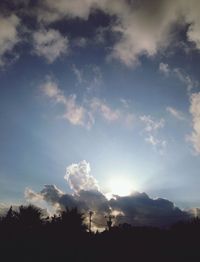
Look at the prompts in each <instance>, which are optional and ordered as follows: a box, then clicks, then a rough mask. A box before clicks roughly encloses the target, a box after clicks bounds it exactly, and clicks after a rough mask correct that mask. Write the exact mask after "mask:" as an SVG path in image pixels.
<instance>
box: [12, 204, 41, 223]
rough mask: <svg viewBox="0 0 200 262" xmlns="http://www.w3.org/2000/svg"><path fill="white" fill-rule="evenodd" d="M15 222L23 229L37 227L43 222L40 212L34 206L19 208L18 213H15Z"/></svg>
mask: <svg viewBox="0 0 200 262" xmlns="http://www.w3.org/2000/svg"><path fill="white" fill-rule="evenodd" d="M15 216H16V218H17V222H18V223H19V224H20V225H21V226H24V227H34V226H39V225H41V224H42V222H43V218H42V217H43V213H42V210H41V209H40V208H38V207H36V206H33V205H28V206H20V207H19V211H18V212H15Z"/></svg>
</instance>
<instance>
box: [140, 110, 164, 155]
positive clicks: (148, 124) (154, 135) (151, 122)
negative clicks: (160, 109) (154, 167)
mask: <svg viewBox="0 0 200 262" xmlns="http://www.w3.org/2000/svg"><path fill="white" fill-rule="evenodd" d="M140 121H141V122H142V123H143V124H144V133H145V141H146V142H147V143H149V144H151V145H152V146H153V147H154V148H155V149H157V150H158V152H159V153H161V154H162V153H163V150H164V148H165V147H166V144H167V142H166V140H164V139H161V138H159V136H158V131H159V129H162V128H163V127H164V126H165V120H164V119H163V118H161V119H159V120H156V119H154V118H153V117H152V116H150V115H143V116H140Z"/></svg>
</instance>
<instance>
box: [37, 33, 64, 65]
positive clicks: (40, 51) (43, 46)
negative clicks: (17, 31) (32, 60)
mask: <svg viewBox="0 0 200 262" xmlns="http://www.w3.org/2000/svg"><path fill="white" fill-rule="evenodd" d="M33 48H34V51H33V52H34V53H35V54H37V55H38V56H41V57H44V58H45V59H46V60H47V62H48V63H53V62H54V61H55V60H56V59H57V58H58V57H60V56H61V55H63V54H67V53H68V51H69V40H68V38H67V37H66V36H65V37H64V36H62V35H61V33H60V32H59V31H58V30H54V29H48V30H47V29H40V30H39V31H36V32H34V33H33Z"/></svg>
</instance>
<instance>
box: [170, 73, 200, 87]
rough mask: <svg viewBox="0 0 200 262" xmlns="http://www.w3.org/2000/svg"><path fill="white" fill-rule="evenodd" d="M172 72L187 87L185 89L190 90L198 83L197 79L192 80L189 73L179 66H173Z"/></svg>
mask: <svg viewBox="0 0 200 262" xmlns="http://www.w3.org/2000/svg"><path fill="white" fill-rule="evenodd" d="M173 73H174V74H175V76H176V77H178V79H179V80H180V81H181V82H182V83H183V84H184V85H185V86H186V87H187V91H188V92H190V91H191V90H192V89H193V88H194V87H197V86H198V85H199V82H198V81H195V80H193V79H192V78H191V77H190V76H189V75H187V74H186V73H185V72H183V70H181V69H180V68H174V69H173Z"/></svg>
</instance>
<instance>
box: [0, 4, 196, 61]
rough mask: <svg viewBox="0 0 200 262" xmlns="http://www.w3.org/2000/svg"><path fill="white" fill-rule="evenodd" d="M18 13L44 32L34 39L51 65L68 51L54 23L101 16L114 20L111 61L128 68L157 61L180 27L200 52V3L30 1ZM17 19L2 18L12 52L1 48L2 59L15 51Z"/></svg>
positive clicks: (8, 7) (36, 47)
mask: <svg viewBox="0 0 200 262" xmlns="http://www.w3.org/2000/svg"><path fill="white" fill-rule="evenodd" d="M11 2H12V4H13V5H14V6H15V8H16V9H18V8H19V5H17V4H16V1H14V0H13V1H11ZM4 6H7V9H8V10H6V13H12V12H13V10H10V6H9V5H4ZM20 8H21V9H20V12H18V13H19V15H21V14H22V18H23V15H26V16H30V17H31V18H33V16H34V18H35V19H36V20H37V22H38V26H40V28H42V29H39V31H37V32H33V31H32V32H30V34H33V39H34V52H35V53H36V54H37V55H39V56H43V57H45V58H46V59H47V61H48V62H49V63H52V62H53V61H54V60H55V59H56V58H57V57H59V56H60V55H61V54H63V53H67V52H68V46H69V45H68V38H67V37H66V36H62V35H61V34H60V32H59V31H58V30H55V29H53V28H51V26H52V23H54V22H58V21H63V20H73V19H75V18H79V19H80V20H88V19H89V18H90V15H91V14H93V13H94V12H95V11H97V10H100V11H102V12H104V13H105V14H106V15H108V16H109V17H112V18H113V19H111V22H110V24H109V26H108V27H109V31H110V32H111V34H112V35H113V36H114V38H115V41H114V43H113V46H112V47H111V48H110V52H109V55H108V57H109V58H115V59H118V60H119V61H121V62H122V63H124V64H125V65H127V66H135V65H137V64H138V63H140V58H141V56H144V55H145V56H148V57H153V56H155V55H157V54H158V53H159V52H160V51H162V52H163V51H164V50H166V49H167V47H168V46H169V45H170V44H171V43H172V41H173V40H174V38H176V34H175V33H174V31H173V29H174V27H175V26H176V25H178V26H179V27H181V28H186V35H185V37H186V40H185V42H187V43H188V42H189V43H193V44H194V47H195V48H196V49H197V50H199V49H200V30H199V28H200V19H199V12H198V10H199V8H200V3H199V1H198V0H190V1H186V0H176V1H172V0H160V1H158V0H152V1H147V0H139V1H128V0H124V1H120V0H101V1H98V0H68V1H65V0H57V1H54V0H43V1H35V3H33V2H32V1H27V3H26V4H25V2H24V1H22V2H21V6H20ZM30 9H32V11H31V12H30ZM16 18H17V17H16V16H15V14H12V15H11V16H10V17H9V16H8V17H6V18H5V17H3V18H1V24H2V23H3V24H4V25H5V27H7V29H8V31H7V30H6V31H5V32H6V33H5V34H4V33H2V36H3V38H2V39H6V41H7V40H8V39H9V46H10V47H6V48H3V53H4V52H5V51H9V50H12V48H13V46H14V45H15V44H16V34H17V33H16V26H17V24H18V22H17V19H18V18H17V19H16ZM25 26H26V25H25ZM5 27H4V28H5ZM27 27H28V25H27ZM172 31H173V33H172ZM97 32H99V30H97ZM6 34H7V36H6ZM97 34H99V33H97ZM76 38H77V39H78V38H79V39H80V40H81V39H82V40H81V41H79V43H80V44H79V46H80V47H82V46H84V45H85V44H86V42H85V40H84V38H81V36H76ZM97 38H98V35H97ZM102 40H103V39H102V37H101V41H102Z"/></svg>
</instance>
